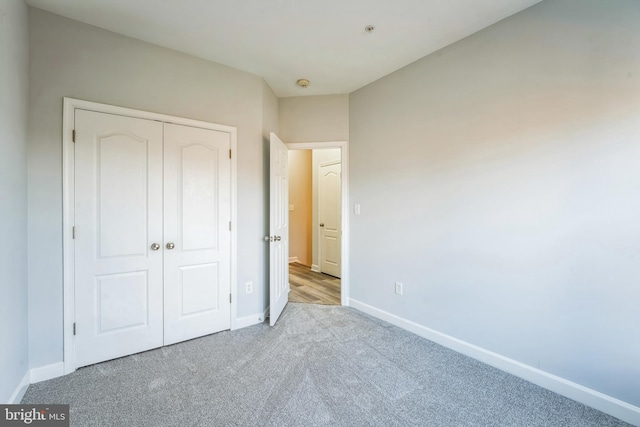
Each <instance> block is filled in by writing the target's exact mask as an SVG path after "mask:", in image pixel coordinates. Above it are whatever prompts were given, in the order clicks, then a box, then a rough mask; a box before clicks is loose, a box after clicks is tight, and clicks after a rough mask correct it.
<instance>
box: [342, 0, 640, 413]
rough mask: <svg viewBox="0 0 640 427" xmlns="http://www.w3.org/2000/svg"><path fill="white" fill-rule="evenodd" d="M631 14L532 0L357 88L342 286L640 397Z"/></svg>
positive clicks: (638, 129)
mask: <svg viewBox="0 0 640 427" xmlns="http://www.w3.org/2000/svg"><path fill="white" fill-rule="evenodd" d="M639 22H640V2H638V1H636V0H608V1H602V0H557V1H545V2H542V3H540V4H539V5H536V6H534V7H532V8H530V9H528V10H525V11H524V12H522V13H520V14H517V15H515V16H513V17H511V18H508V19H506V20H504V21H502V22H500V23H498V24H496V25H494V26H492V27H489V28H488V29H486V30H484V31H482V32H480V33H477V34H475V35H473V36H470V37H468V38H466V39H464V40H462V41H460V42H458V43H456V44H454V45H452V46H450V47H447V48H445V49H442V50H441V51H439V52H437V53H435V54H433V55H430V56H428V57H426V58H423V59H422V60H420V61H417V62H416V63H414V64H412V65H410V66H408V67H406V68H403V69H401V70H399V71H397V72H395V73H393V74H391V75H389V76H386V77H384V78H382V79H380V80H378V81H377V82H374V83H372V84H370V85H368V86H366V87H365V88H362V89H360V90H358V91H356V92H354V93H352V94H351V96H350V101H349V102H350V118H349V120H350V150H351V151H350V152H351V201H352V203H360V204H361V205H362V214H361V215H359V216H352V219H351V221H352V222H351V224H352V234H351V262H352V264H351V287H352V289H351V297H352V298H354V299H356V300H359V301H362V302H365V303H367V304H370V305H373V306H375V307H378V308H380V309H382V310H385V311H388V312H390V313H393V314H395V315H398V316H400V317H403V318H406V319H409V320H412V321H414V322H417V323H419V324H421V325H425V326H427V327H430V328H432V329H435V330H437V331H440V332H443V333H445V334H448V335H451V336H453V337H455V338H458V339H460V340H463V341H466V342H468V343H471V344H475V345H477V346H480V347H482V348H485V349H488V350H491V351H493V352H496V353H499V354H501V355H504V356H506V357H509V358H512V359H515V360H517V361H520V362H523V363H525V364H528V365H530V366H533V367H536V368H540V369H542V370H544V371H547V372H549V373H552V374H555V375H558V376H560V377H563V378H566V379H568V380H570V381H574V382H576V383H578V384H582V385H584V386H586V387H590V388H592V389H595V390H597V391H600V392H602V393H605V394H608V395H610V396H613V397H616V398H618V399H621V400H623V401H626V402H628V403H631V404H633V405H636V406H640V393H639V392H638V384H640V363H639V361H640V328H639V327H638V325H640V310H638V301H640V286H639V285H638V283H640V221H639V220H638V218H640V55H639V54H638V53H639V52H640V25H638V23H639ZM372 230H375V233H373V232H372ZM381 242H382V243H381ZM396 280H398V281H402V282H404V286H405V289H404V296H402V297H400V296H396V295H394V281H396Z"/></svg>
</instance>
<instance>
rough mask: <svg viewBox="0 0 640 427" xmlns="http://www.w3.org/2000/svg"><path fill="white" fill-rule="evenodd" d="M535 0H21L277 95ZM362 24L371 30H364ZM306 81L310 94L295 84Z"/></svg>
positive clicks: (328, 89)
mask: <svg viewBox="0 0 640 427" xmlns="http://www.w3.org/2000/svg"><path fill="white" fill-rule="evenodd" d="M540 1H541V0H483V1H478V0H27V3H29V4H30V5H31V6H34V7H37V8H40V9H44V10H47V11H50V12H53V13H56V14H59V15H63V16H66V17H69V18H72V19H75V20H78V21H81V22H85V23H87V24H91V25H95V26H97V27H101V28H105V29H107V30H111V31H114V32H116V33H120V34H124V35H127V36H130V37H134V38H137V39H140V40H144V41H147V42H150V43H154V44H157V45H160V46H164V47H168V48H171V49H175V50H178V51H181V52H184V53H188V54H191V55H194V56H197V57H200V58H204V59H207V60H210V61H214V62H217V63H220V64H224V65H227V66H230V67H233V68H237V69H240V70H244V71H248V72H250V73H253V74H257V75H259V76H262V77H263V78H264V79H265V80H266V82H267V83H268V84H269V86H271V88H272V89H273V90H274V92H275V93H276V95H277V96H279V97H287V96H302V95H323V94H338V93H349V92H352V91H354V90H356V89H358V88H360V87H362V86H364V85H366V84H368V83H370V82H372V81H374V80H377V79H379V78H380V77H383V76H385V75H387V74H389V73H391V72H393V71H395V70H397V69H399V68H402V67H404V66H405V65H407V64H410V63H411V62H413V61H415V60H417V59H419V58H422V57H423V56H426V55H428V54H430V53H432V52H435V51H436V50H438V49H440V48H442V47H444V46H447V45H449V44H451V43H454V42H456V41H458V40H460V39H462V38H464V37H466V36H468V35H470V34H473V33H475V32H476V31H479V30H481V29H483V28H485V27H488V26H489V25H491V24H494V23H496V22H498V21H500V20H502V19H504V18H506V17H508V16H510V15H513V14H514V13H517V12H519V11H521V10H523V9H525V8H527V7H529V6H532V5H534V4H536V3H538V2H540ZM367 25H374V26H375V30H374V31H373V32H371V33H368V32H366V31H365V27H366V26H367ZM300 78H305V79H308V80H310V81H311V84H310V85H309V87H308V88H306V89H303V88H300V87H298V86H297V85H296V80H298V79H300Z"/></svg>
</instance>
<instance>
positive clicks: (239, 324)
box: [231, 313, 264, 331]
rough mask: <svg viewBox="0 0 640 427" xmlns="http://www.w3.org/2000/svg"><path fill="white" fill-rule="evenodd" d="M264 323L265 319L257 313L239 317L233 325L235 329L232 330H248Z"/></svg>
mask: <svg viewBox="0 0 640 427" xmlns="http://www.w3.org/2000/svg"><path fill="white" fill-rule="evenodd" d="M262 322H264V317H263V314H262V313H255V314H251V315H249V316H244V317H238V318H237V319H236V321H235V322H234V324H233V328H231V330H233V331H235V330H236V329H242V328H246V327H248V326H253V325H257V324H258V323H262Z"/></svg>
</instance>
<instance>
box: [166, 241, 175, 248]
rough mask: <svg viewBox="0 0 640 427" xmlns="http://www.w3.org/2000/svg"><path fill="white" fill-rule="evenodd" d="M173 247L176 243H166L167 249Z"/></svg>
mask: <svg viewBox="0 0 640 427" xmlns="http://www.w3.org/2000/svg"><path fill="white" fill-rule="evenodd" d="M175 247H176V245H174V244H173V243H171V242H169V243H167V249H173V248H175Z"/></svg>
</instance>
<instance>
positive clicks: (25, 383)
mask: <svg viewBox="0 0 640 427" xmlns="http://www.w3.org/2000/svg"><path fill="white" fill-rule="evenodd" d="M30 377H31V375H30V373H29V371H27V372H25V373H24V376H23V377H22V379H21V380H20V382H19V383H18V386H17V387H16V389H15V390H14V391H13V394H11V397H10V398H9V401H8V402H7V404H9V405H17V404H18V403H20V402H21V401H22V398H23V397H24V394H25V393H26V392H27V388H29V378H30Z"/></svg>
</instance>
